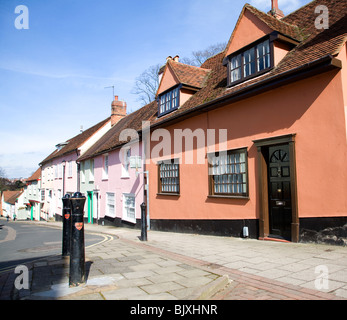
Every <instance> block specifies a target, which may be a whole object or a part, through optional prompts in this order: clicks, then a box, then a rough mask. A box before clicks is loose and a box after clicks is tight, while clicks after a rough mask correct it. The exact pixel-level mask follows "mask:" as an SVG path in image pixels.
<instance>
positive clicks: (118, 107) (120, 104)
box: [111, 96, 127, 127]
mask: <svg viewBox="0 0 347 320" xmlns="http://www.w3.org/2000/svg"><path fill="white" fill-rule="evenodd" d="M126 115H127V104H126V102H124V101H119V100H118V96H115V97H114V101H112V104H111V126H112V127H113V126H114V125H115V124H116V123H117V122H118V121H119V120H121V119H123V118H124V117H125V116H126Z"/></svg>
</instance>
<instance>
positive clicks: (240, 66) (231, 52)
mask: <svg viewBox="0 0 347 320" xmlns="http://www.w3.org/2000/svg"><path fill="white" fill-rule="evenodd" d="M274 3H275V4H276V5H277V2H274V1H273V2H272V4H273V6H274ZM278 12H279V9H278V7H275V8H274V7H273V8H272V10H271V11H270V12H269V13H268V14H266V13H264V12H262V11H259V10H258V9H256V8H254V7H252V6H251V5H249V4H246V5H245V6H244V7H243V9H242V12H241V14H240V17H239V19H238V21H237V23H236V26H235V29H234V31H233V33H232V35H231V37H230V40H229V42H228V45H227V47H226V50H225V58H224V60H223V64H224V65H225V66H227V79H228V86H229V87H231V86H234V85H236V84H239V83H241V82H243V81H246V80H249V79H252V78H254V77H257V76H259V75H261V74H264V73H266V72H269V71H270V70H272V69H273V68H274V67H276V66H277V65H278V64H279V63H280V61H281V60H282V59H283V58H284V57H285V55H286V54H287V53H288V52H289V51H291V50H292V49H293V48H294V47H295V46H297V45H298V44H299V43H300V41H301V40H302V34H301V33H300V30H299V28H298V27H297V26H294V25H290V24H288V23H285V22H282V21H281V20H280V19H281V17H282V15H278Z"/></svg>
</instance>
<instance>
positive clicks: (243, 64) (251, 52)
mask: <svg viewBox="0 0 347 320" xmlns="http://www.w3.org/2000/svg"><path fill="white" fill-rule="evenodd" d="M271 61H272V59H271V48H270V40H269V39H267V40H265V41H262V42H260V43H258V44H256V45H253V46H252V47H248V48H247V49H245V50H243V51H241V52H238V53H236V54H232V55H230V56H229V57H227V64H228V65H229V68H228V69H229V70H230V71H229V77H228V80H229V81H228V84H229V86H231V85H234V84H237V83H239V82H241V81H244V80H247V79H250V78H252V77H254V76H257V75H260V74H262V73H264V72H266V71H268V70H269V69H271V67H272V62H271Z"/></svg>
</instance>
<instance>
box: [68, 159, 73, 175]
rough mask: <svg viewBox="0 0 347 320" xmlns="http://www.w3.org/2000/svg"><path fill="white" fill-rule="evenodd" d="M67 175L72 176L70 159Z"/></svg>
mask: <svg viewBox="0 0 347 320" xmlns="http://www.w3.org/2000/svg"><path fill="white" fill-rule="evenodd" d="M68 177H72V161H69V162H68Z"/></svg>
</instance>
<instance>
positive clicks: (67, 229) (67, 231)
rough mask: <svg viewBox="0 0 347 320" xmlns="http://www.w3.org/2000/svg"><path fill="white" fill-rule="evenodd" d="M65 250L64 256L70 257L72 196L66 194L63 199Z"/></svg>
mask: <svg viewBox="0 0 347 320" xmlns="http://www.w3.org/2000/svg"><path fill="white" fill-rule="evenodd" d="M62 200H63V246H62V247H63V250H62V256H63V257H66V256H69V255H70V248H71V206H70V195H69V194H66V195H65V196H64V197H63V198H62Z"/></svg>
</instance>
